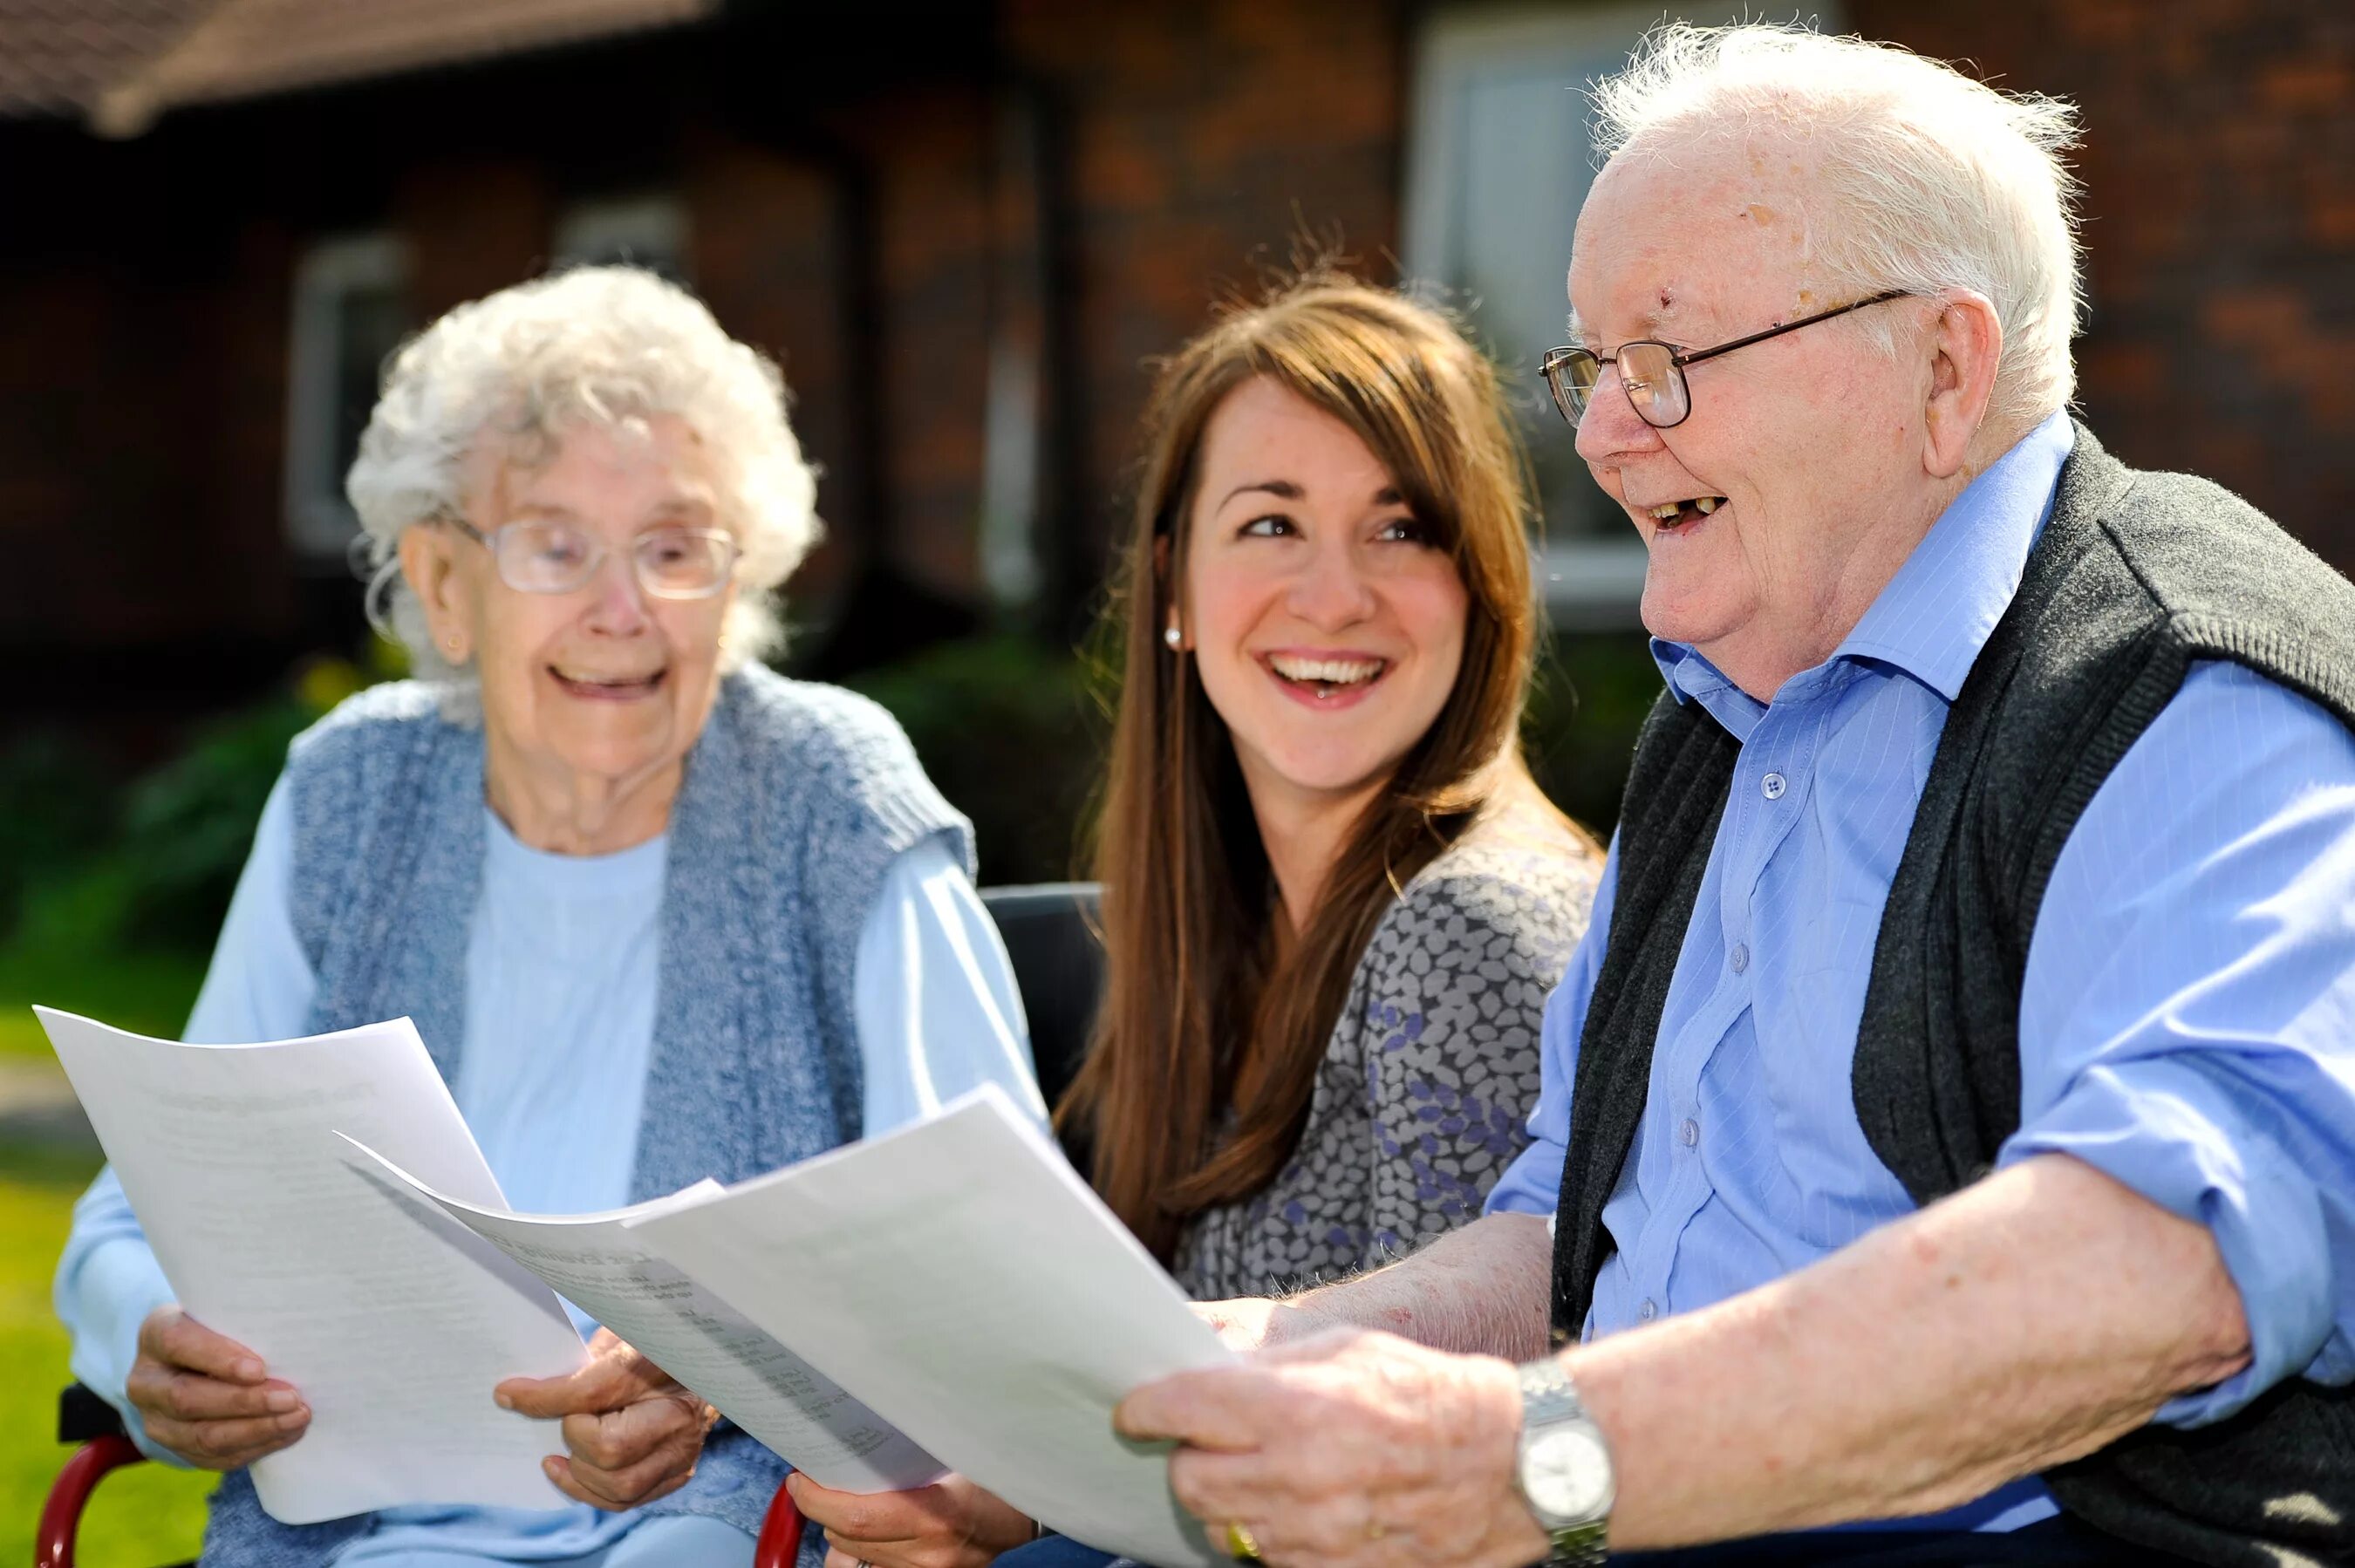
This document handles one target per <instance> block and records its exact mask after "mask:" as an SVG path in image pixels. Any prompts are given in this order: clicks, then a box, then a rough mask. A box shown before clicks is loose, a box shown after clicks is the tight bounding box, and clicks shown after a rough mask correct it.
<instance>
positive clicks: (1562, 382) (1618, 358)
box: [1539, 289, 1908, 430]
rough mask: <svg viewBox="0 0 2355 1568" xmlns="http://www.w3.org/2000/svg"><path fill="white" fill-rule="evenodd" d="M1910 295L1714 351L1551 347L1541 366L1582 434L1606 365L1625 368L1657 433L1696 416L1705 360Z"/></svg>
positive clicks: (1827, 314) (1857, 305) (1888, 296)
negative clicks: (1690, 377)
mask: <svg viewBox="0 0 2355 1568" xmlns="http://www.w3.org/2000/svg"><path fill="white" fill-rule="evenodd" d="M1907 292H1908V291H1906V290H1904V289H1891V290H1890V291H1889V292H1887V293H1878V294H1874V295H1873V296H1872V297H1871V298H1870V299H1860V300H1857V301H1854V302H1853V303H1851V304H1843V305H1835V306H1833V307H1832V308H1831V309H1829V310H1819V311H1817V313H1816V314H1815V315H1803V316H1801V317H1800V318H1799V319H1798V320H1796V321H1786V322H1785V323H1784V324H1783V325H1780V326H1770V327H1768V328H1767V329H1766V330H1765V331H1764V332H1753V333H1752V334H1751V335H1750V336H1747V337H1737V338H1735V339H1734V340H1733V341H1732V342H1731V343H1721V344H1719V345H1718V346H1717V347H1714V348H1690V349H1685V348H1678V347H1675V346H1674V345H1672V344H1667V343H1653V342H1650V341H1647V340H1638V341H1636V342H1634V343H1623V344H1621V345H1620V346H1619V352H1618V353H1616V354H1597V353H1595V352H1593V350H1592V349H1586V348H1570V347H1564V348H1551V349H1548V350H1547V351H1546V357H1545V360H1544V363H1543V364H1541V365H1540V367H1539V369H1540V373H1541V374H1542V375H1543V376H1544V377H1545V383H1546V390H1548V391H1550V392H1551V393H1552V394H1553V406H1554V407H1555V408H1557V409H1560V410H1561V417H1562V418H1563V419H1565V420H1567V421H1570V428H1571V429H1572V430H1576V429H1577V428H1578V421H1579V420H1580V419H1581V418H1582V417H1583V416H1584V414H1585V413H1586V407H1587V405H1588V404H1589V403H1591V402H1593V400H1594V389H1595V387H1596V385H1597V384H1598V383H1600V382H1601V381H1602V379H1603V367H1604V366H1605V365H1616V366H1618V367H1619V389H1620V390H1622V391H1624V392H1625V393H1626V394H1627V400H1628V401H1629V402H1630V403H1632V404H1634V405H1635V408H1636V417H1638V418H1639V419H1641V420H1642V421H1644V422H1645V423H1646V424H1647V425H1650V426H1652V427H1653V428H1654V429H1655V430H1670V429H1673V428H1674V427H1676V426H1678V425H1680V424H1682V423H1684V422H1685V420H1686V418H1687V416H1689V414H1691V412H1692V389H1691V388H1690V387H1689V386H1688V385H1687V384H1686V382H1685V367H1686V366H1688V365H1698V364H1700V362H1701V361H1702V360H1704V359H1714V358H1716V357H1718V356H1719V355H1721V354H1731V353H1732V352H1733V351H1734V350H1735V349H1737V348H1747V347H1750V346H1751V345H1752V344H1753V343H1764V342H1765V341H1766V340H1767V339H1768V338H1770V337H1780V336H1782V335H1783V334H1785V333H1786V332H1796V331H1797V330H1798V329H1799V328H1800V327H1803V326H1811V325H1814V324H1815V323H1817V322H1819V321H1829V320H1830V319H1831V318H1832V317H1834V316H1836V315H1847V314H1848V313H1849V312H1850V311H1852V310H1862V309H1863V308H1864V307H1865V306H1867V305H1869V304H1888V303H1889V302H1890V301H1891V300H1902V299H1903V298H1904V297H1905V296H1906V293H1907Z"/></svg>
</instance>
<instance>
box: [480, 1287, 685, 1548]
mask: <svg viewBox="0 0 2355 1568" xmlns="http://www.w3.org/2000/svg"><path fill="white" fill-rule="evenodd" d="M493 1392H494V1393H495V1394H496V1397H497V1399H498V1402H499V1403H500V1404H501V1405H503V1406H505V1407H506V1408H507V1409H509V1410H516V1411H520V1412H522V1413H524V1414H526V1415H531V1416H538V1417H540V1418H542V1419H544V1420H553V1419H556V1418H559V1417H561V1418H562V1420H563V1422H564V1425H563V1428H562V1431H563V1434H564V1443H565V1446H567V1447H568V1448H570V1450H571V1451H572V1454H571V1457H570V1458H569V1459H567V1458H559V1457H556V1456H550V1457H549V1458H547V1459H545V1460H543V1461H541V1464H542V1467H544V1468H545V1469H546V1470H547V1471H548V1478H549V1480H551V1481H553V1482H555V1483H556V1486H557V1489H558V1490H559V1491H561V1492H562V1493H564V1495H565V1496H567V1497H569V1498H574V1499H579V1500H580V1501H581V1502H584V1503H589V1504H591V1505H592V1506H594V1507H597V1508H601V1509H606V1510H607V1511H609V1512H619V1511H621V1510H622V1509H630V1508H635V1507H637V1506H638V1505H639V1504H640V1503H646V1502H652V1501H653V1500H654V1499H656V1498H658V1497H662V1496H664V1495H666V1494H667V1493H670V1492H675V1491H677V1490H678V1488H681V1487H683V1486H685V1485H687V1477H690V1476H692V1475H694V1474H695V1462H696V1460H697V1459H698V1457H700V1456H702V1453H703V1435H704V1434H705V1433H706V1432H708V1431H709V1430H710V1427H711V1424H712V1423H713V1422H714V1421H717V1420H718V1419H719V1412H717V1411H715V1410H713V1409H712V1408H711V1407H710V1406H709V1405H708V1404H706V1403H703V1402H702V1401H701V1400H699V1399H698V1398H697V1397H696V1396H695V1395H694V1394H692V1393H690V1392H687V1390H686V1389H684V1388H682V1387H680V1386H679V1383H678V1381H677V1379H675V1378H673V1377H672V1376H671V1375H670V1374H669V1373H668V1372H666V1371H663V1370H662V1369H661V1368H660V1367H658V1366H655V1364H654V1363H653V1362H652V1361H650V1360H646V1359H645V1357H644V1356H642V1355H640V1354H639V1353H638V1352H637V1351H636V1350H635V1349H632V1348H631V1347H630V1346H629V1345H628V1344H626V1343H624V1342H623V1339H621V1337H620V1336H619V1335H616V1334H615V1333H614V1332H613V1330H612V1329H610V1328H600V1329H598V1330H597V1335H596V1338H595V1339H591V1340H590V1341H589V1360H588V1361H587V1363H586V1364H584V1365H583V1366H582V1367H581V1370H580V1371H576V1372H573V1373H570V1374H569V1375H568V1376H565V1377H560V1378H509V1379H508V1380H507V1381H505V1382H503V1383H501V1384H499V1386H498V1387H497V1388H496V1390H495V1391H493Z"/></svg>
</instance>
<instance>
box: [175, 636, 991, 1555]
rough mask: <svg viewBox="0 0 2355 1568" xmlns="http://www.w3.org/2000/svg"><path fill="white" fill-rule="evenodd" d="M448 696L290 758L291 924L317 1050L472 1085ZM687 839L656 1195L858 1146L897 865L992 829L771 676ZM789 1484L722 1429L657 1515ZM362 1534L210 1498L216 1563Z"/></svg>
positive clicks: (906, 754) (714, 716)
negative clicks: (864, 1060) (400, 1031)
mask: <svg viewBox="0 0 2355 1568" xmlns="http://www.w3.org/2000/svg"><path fill="white" fill-rule="evenodd" d="M441 697H442V692H441V690H440V688H435V687H432V686H428V685H424V684H421V683H418V682H401V683H398V684H394V685H389V686H381V687H378V688H374V689H372V690H369V691H367V692H363V693H361V694H360V695H359V696H357V697H355V698H353V699H350V700H349V701H347V702H346V703H344V704H343V705H342V706H340V707H338V708H337V709H336V710H335V711H334V712H333V713H330V714H329V715H328V716H327V717H326V718H325V719H324V720H320V722H319V723H318V724H317V725H315V726H314V727H313V728H312V729H311V730H310V731H307V732H305V733H304V735H303V736H302V737H301V738H300V739H298V740H297V741H295V742H294V745H293V751H292V753H291V755H290V757H289V760H288V763H287V784H288V787H289V795H290V803H291V805H292V806H293V824H294V867H293V889H292V906H293V921H294V926H295V931H296V933H297V935H298V936H299V937H300V939H301V941H302V943H303V945H304V950H305V952H306V953H307V954H308V955H309V957H310V961H311V966H312V970H313V972H314V975H315V976H317V980H318V993H317V999H316V1000H315V1001H314V1004H313V1007H312V1014H311V1019H310V1027H311V1029H313V1030H314V1031H315V1032H321V1033H324V1032H326V1031H328V1030H332V1029H349V1028H353V1027H355V1026H357V1025H359V1024H363V1023H369V1022H374V1021H378V1020H380V1019H389V1018H397V1017H400V1015H402V1014H404V1013H405V1014H407V1015H408V1016H409V1017H410V1018H411V1019H414V1020H415V1021H416V1024H417V1029H418V1033H419V1034H420V1035H421V1036H422V1037H423V1038H424V1040H425V1046H426V1050H427V1051H429V1052H430V1053H431V1054H432V1058H433V1061H434V1065H435V1066H437V1067H438V1068H440V1069H441V1072H442V1077H443V1078H444V1079H445V1080H447V1081H451V1082H455V1080H456V1076H457V1071H458V1051H459V1045H460V1042H461V1040H463V1039H464V1019H465V997H464V991H463V987H464V985H465V984H466V980H467V976H466V948H467V938H468V931H469V927H470V924H471V923H472V919H473V915H474V908H475V904H476V902H477V900H478V897H479V894H480V890H481V885H482V868H483V855H484V839H483V736H482V731H481V730H480V729H479V728H476V727H473V726H470V725H464V724H459V723H455V722H453V721H451V720H449V719H447V718H445V717H444V716H443V714H442V707H441ZM669 833H670V847H669V852H668V863H667V869H666V874H665V875H666V880H665V882H664V887H663V900H662V912H661V938H660V958H659V960H658V962H659V965H660V967H659V978H658V981H657V991H656V1003H655V1039H654V1049H653V1053H652V1057H651V1061H650V1064H649V1067H648V1071H647V1082H646V1093H645V1119H644V1120H643V1122H642V1123H641V1124H640V1126H639V1133H638V1147H637V1151H636V1166H635V1170H634V1177H633V1179H632V1182H631V1189H632V1195H633V1197H634V1198H635V1199H645V1198H651V1197H655V1196H659V1195H661V1194H663V1193H666V1192H671V1191H675V1190H677V1189H679V1188H681V1187H685V1186H687V1185H689V1184H691V1183H693V1182H695V1181H698V1180H699V1179H702V1178H704V1177H707V1176H709V1177H714V1178H717V1179H719V1180H721V1181H723V1182H733V1181H741V1180H742V1179H746V1178H748V1177H752V1176H758V1175H760V1174H762V1172H765V1171H769V1170H773V1169H775V1168H778V1167H779V1166H783V1165H785V1164H788V1163H790V1162H792V1161H794V1160H797V1159H802V1158H805V1157H808V1156H810V1155H813V1154H816V1153H818V1152H819V1151H821V1150H824V1149H827V1148H831V1147H834V1146H836V1145H837V1144H839V1143H843V1142H846V1141H847V1140H849V1139H851V1138H855V1137H857V1136H858V1133H859V1123H860V1096H861V1091H862V1084H861V1077H862V1074H861V1071H860V1058H859V1054H858V1037H857V1033H856V1029H855V1025H854V1022H853V1014H852V994H853V990H852V987H853V968H854V965H855V962H856V958H857V955H858V938H859V933H860V932H861V931H862V930H863V929H864V926H865V923H866V920H867V916H868V912H869V911H870V910H871V909H872V908H873V906H874V903H875V900H876V898H877V896H878V894H879V891H880V889H881V886H882V880H883V876H884V873H885V870H886V869H888V868H889V866H890V862H891V861H892V859H894V858H895V857H897V856H898V855H899V854H900V852H901V851H902V850H904V849H907V848H910V847H911V846H912V845H915V844H917V843H919V842H922V840H924V839H926V838H928V837H933V836H935V835H940V836H944V837H948V838H949V839H950V840H951V842H952V845H953V848H954V849H955V850H956V851H957V852H958V853H959V854H960V855H961V856H962V858H963V859H964V863H965V865H966V866H967V868H968V869H970V868H971V866H972V863H973V845H972V830H971V827H970V826H969V825H968V824H967V823H966V821H965V820H964V817H962V816H959V815H958V814H957V813H956V811H955V810H954V808H953V807H952V806H951V805H949V804H948V802H947V801H946V800H944V799H943V798H942V796H941V795H940V792H939V791H938V790H936V789H934V788H933V787H932V782H931V781H930V780H929V779H927V778H926V777H925V776H924V773H923V770H922V767H920V766H919V765H918V763H917V761H916V756H915V752H914V751H913V749H912V748H911V747H910V746H909V744H908V740H907V737H906V736H905V735H904V734H902V733H901V732H900V728H899V726H898V725H897V724H896V723H895V722H894V721H893V720H892V719H891V717H890V715H889V714H887V713H885V712H884V711H883V709H880V708H878V707H877V706H875V704H873V703H871V702H869V701H868V700H866V699H864V698H859V697H855V696H853V695H851V694H850V693H848V692H846V691H842V690H839V689H837V688H831V687H825V686H813V685H809V684H806V683H804V682H799V681H789V680H786V679H784V678H783V677H779V676H776V675H773V674H772V673H770V672H769V671H768V670H766V669H763V668H760V667H752V668H748V669H743V670H739V671H737V672H735V673H733V674H731V675H729V676H728V677H724V678H723V680H722V681H721V683H720V689H719V698H718V700H717V701H716V702H715V703H714V704H713V707H712V712H711V716H710V719H709V721H708V722H707V723H706V724H705V726H704V731H703V733H702V734H701V735H700V736H699V737H698V739H697V741H696V744H695V749H694V751H693V752H690V753H689V755H688V759H687V777H686V781H685V783H684V784H683V785H682V786H681V788H680V791H679V795H678V800H677V805H675V806H674V808H673V810H672V813H671V820H670V828H669ZM356 1353H365V1351H364V1350H361V1349H358V1348H357V1347H356ZM784 1473H785V1467H784V1464H783V1461H781V1460H779V1459H778V1458H777V1457H776V1456H774V1455H773V1454H771V1453H770V1452H769V1451H768V1450H767V1449H765V1448H763V1447H762V1446H761V1445H759V1444H758V1443H756V1442H754V1441H753V1440H752V1439H751V1437H750V1436H749V1435H746V1434H744V1433H742V1432H741V1431H738V1430H737V1429H736V1428H734V1427H732V1426H730V1425H727V1424H722V1425H721V1426H720V1427H719V1429H717V1430H716V1431H715V1432H713V1434H712V1435H711V1436H710V1439H709V1442H707V1443H706V1445H705V1446H704V1450H703V1457H702V1460H701V1463H700V1464H699V1465H698V1467H697V1470H696V1474H695V1477H694V1479H693V1480H691V1481H690V1482H688V1483H687V1486H686V1487H684V1488H680V1489H679V1490H678V1491H676V1492H673V1493H672V1494H671V1495H670V1496H668V1497H666V1498H663V1499H660V1500H658V1501H656V1502H654V1503H651V1504H648V1505H647V1511H648V1512H649V1513H694V1514H705V1515H709V1516H711V1517H713V1518H716V1519H721V1520H726V1521H727V1522H729V1523H730V1524H732V1525H735V1526H736V1527H738V1528H739V1529H741V1530H743V1531H746V1532H747V1533H748V1534H750V1533H755V1532H757V1531H759V1529H760V1524H761V1519H762V1514H763V1513H764V1512H765V1511H766V1510H767V1508H768V1505H769V1499H770V1497H771V1495H772V1494H773V1492H774V1491H775V1490H776V1488H777V1486H778V1484H779V1483H780V1482H781V1481H782V1480H783V1477H784ZM366 1528H367V1517H366V1516H361V1517H359V1518H356V1519H346V1520H330V1521H328V1522H325V1523H322V1524H310V1525H286V1524H281V1523H279V1522H278V1521H277V1520H273V1519H272V1518H271V1517H270V1516H269V1515H268V1514H266V1513H264V1512H263V1511H262V1510H261V1504H260V1502H259V1500H258V1499H256V1497H255V1495H254V1489H253V1483H252V1480H251V1478H250V1477H248V1476H247V1475H246V1473H245V1472H244V1471H242V1470H239V1471H233V1472H231V1473H230V1474H229V1476H227V1477H225V1478H224V1479H223V1480H222V1482H221V1485H220V1487H219V1488H218V1490H217V1491H216V1492H215V1493H214V1494H213V1500H212V1511H211V1516H210V1518H209V1520H208V1523H207V1526H206V1530H205V1546H204V1556H203V1559H202V1568H232V1565H233V1568H317V1565H319V1564H322V1563H326V1562H328V1561H329V1560H330V1559H331V1558H332V1557H333V1556H334V1554H335V1553H336V1552H337V1551H338V1550H339V1549H341V1548H342V1547H343V1546H344V1545H345V1544H346V1542H347V1541H351V1540H353V1539H354V1538H356V1537H357V1536H358V1535H360V1534H361V1533H362V1532H363V1531H365V1530H366ZM809 1536H810V1539H809V1540H807V1541H805V1543H804V1555H803V1561H804V1563H807V1564H815V1563H816V1562H817V1561H818V1559H819V1558H820V1557H821V1556H822V1555H823V1552H824V1541H823V1539H822V1538H821V1537H820V1535H819V1532H817V1531H810V1532H809Z"/></svg>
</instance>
